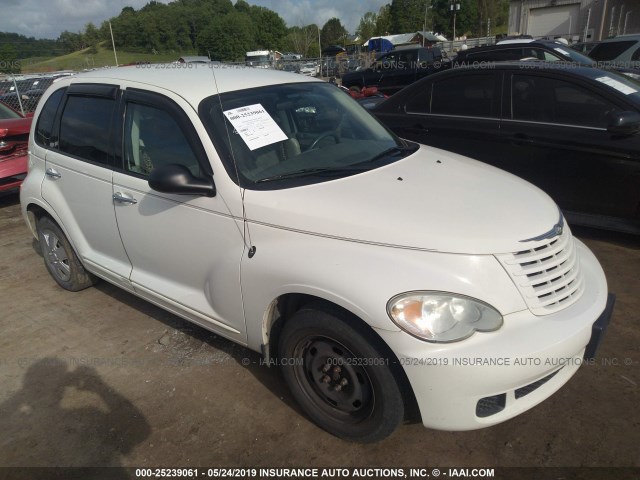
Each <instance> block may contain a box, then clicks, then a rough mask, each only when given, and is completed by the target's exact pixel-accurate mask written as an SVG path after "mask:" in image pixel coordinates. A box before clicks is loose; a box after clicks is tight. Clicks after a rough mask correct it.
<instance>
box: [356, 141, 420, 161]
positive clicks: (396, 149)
mask: <svg viewBox="0 0 640 480" xmlns="http://www.w3.org/2000/svg"><path fill="white" fill-rule="evenodd" d="M418 148H420V147H419V146H418V145H394V146H393V147H389V148H387V149H386V150H383V151H382V152H380V153H379V154H377V155H375V156H374V157H372V158H370V159H369V160H367V161H365V162H361V163H357V164H356V165H362V164H363V163H373V162H375V161H376V160H380V159H381V158H384V157H388V156H389V155H391V154H393V153H405V152H415V151H416V150H418Z"/></svg>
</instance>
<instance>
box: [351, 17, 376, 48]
mask: <svg viewBox="0 0 640 480" xmlns="http://www.w3.org/2000/svg"><path fill="white" fill-rule="evenodd" d="M377 21H378V15H376V14H375V13H374V12H367V13H365V14H364V15H363V16H362V18H361V19H360V23H359V24H358V28H357V29H356V35H358V37H360V40H362V41H366V40H369V39H370V38H371V37H373V36H374V35H375V31H376V23H377Z"/></svg>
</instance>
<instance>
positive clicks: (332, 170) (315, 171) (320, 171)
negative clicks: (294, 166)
mask: <svg viewBox="0 0 640 480" xmlns="http://www.w3.org/2000/svg"><path fill="white" fill-rule="evenodd" d="M366 170H369V167H358V166H357V165H349V166H346V167H322V168H319V167H316V168H303V169H302V170H296V171H295V172H288V173H279V174H278V175H271V176H270V177H265V178H261V179H259V180H256V181H255V182H254V183H262V182H272V181H275V180H283V179H285V178H296V177H306V176H310V175H343V174H348V173H359V172H364V171H366Z"/></svg>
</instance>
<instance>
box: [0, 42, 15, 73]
mask: <svg viewBox="0 0 640 480" xmlns="http://www.w3.org/2000/svg"><path fill="white" fill-rule="evenodd" d="M0 72H1V73H20V62H19V61H18V52H17V51H16V48H15V47H14V46H13V45H10V44H0Z"/></svg>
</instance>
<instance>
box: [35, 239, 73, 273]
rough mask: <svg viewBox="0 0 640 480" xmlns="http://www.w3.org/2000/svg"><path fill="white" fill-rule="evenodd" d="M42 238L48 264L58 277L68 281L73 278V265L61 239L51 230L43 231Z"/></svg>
mask: <svg viewBox="0 0 640 480" xmlns="http://www.w3.org/2000/svg"><path fill="white" fill-rule="evenodd" d="M42 238H43V239H44V255H45V259H46V261H47V264H48V265H49V266H50V267H51V270H52V271H53V273H54V275H55V276H56V277H58V279H60V280H62V281H64V282H68V281H69V280H70V279H71V265H70V264H69V257H68V256H67V252H66V251H65V249H64V247H63V246H62V243H61V242H60V239H59V238H58V236H57V235H56V234H55V233H53V232H52V231H51V230H45V231H44V232H42Z"/></svg>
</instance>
